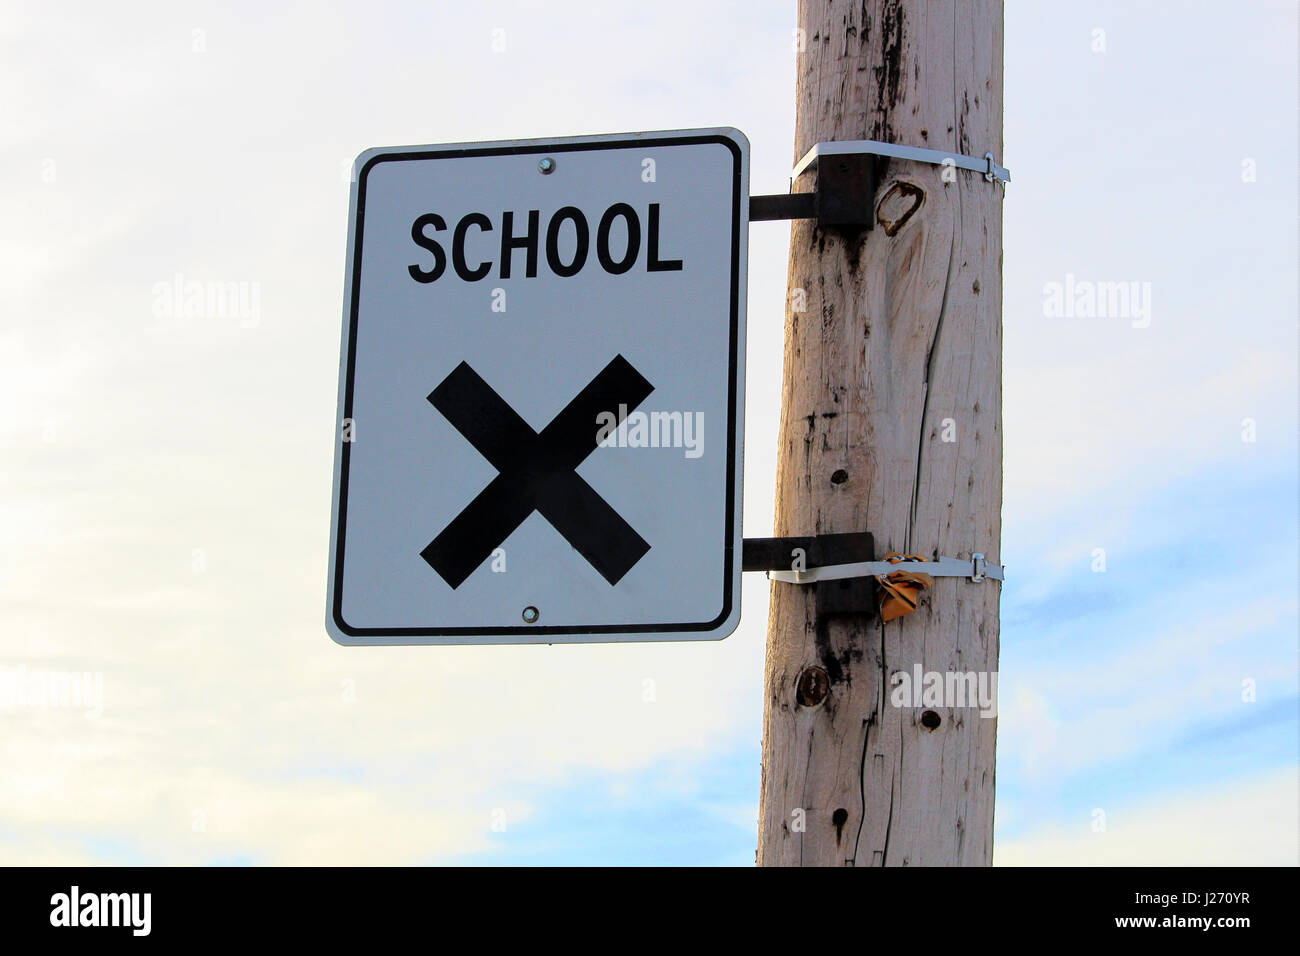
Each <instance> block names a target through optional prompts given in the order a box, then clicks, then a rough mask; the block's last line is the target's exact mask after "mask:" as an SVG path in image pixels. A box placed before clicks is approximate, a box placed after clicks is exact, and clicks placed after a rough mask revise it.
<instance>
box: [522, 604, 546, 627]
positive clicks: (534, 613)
mask: <svg viewBox="0 0 1300 956" xmlns="http://www.w3.org/2000/svg"><path fill="white" fill-rule="evenodd" d="M541 616H542V614H541V612H540V611H538V610H537V608H535V607H533V606H532V605H531V604H530V605H528V607H526V608H524V623H525V624H536V623H537V619H538V618H539V617H541Z"/></svg>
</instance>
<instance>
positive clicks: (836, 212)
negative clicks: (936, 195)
mask: <svg viewBox="0 0 1300 956" xmlns="http://www.w3.org/2000/svg"><path fill="white" fill-rule="evenodd" d="M882 157H883V159H882ZM888 159H903V160H909V161H911V162H918V163H932V164H935V165H939V166H952V167H955V168H957V169H969V170H971V171H972V172H977V173H982V174H983V175H984V178H985V179H986V180H987V181H988V182H993V181H994V180H997V181H999V182H1003V183H1009V182H1011V171H1010V170H1009V169H1007V168H1006V167H1005V166H999V165H998V164H997V162H995V161H994V159H993V154H992V153H985V154H984V156H983V157H982V158H978V159H977V158H976V157H974V156H963V155H961V154H959V153H945V152H944V151H943V150H940V149H923V148H921V147H919V146H899V145H897V144H895V143H882V142H880V141H878V140H874V139H853V140H841V141H838V142H830V143H817V144H816V145H815V146H813V148H812V149H810V150H808V152H806V153H804V155H803V158H802V159H800V160H799V162H798V163H796V164H795V167H794V170H793V172H792V173H791V174H790V188H791V189H793V188H794V182H795V180H796V179H798V178H799V177H800V176H801V175H802V174H803V173H804V172H805V171H807V170H808V169H810V168H812V167H813V166H816V167H817V185H816V187H815V189H814V191H813V192H807V193H796V192H790V193H785V194H779V195H771V196H750V197H749V220H750V222H763V221H770V220H773V219H816V220H817V222H818V224H819V225H823V226H858V227H860V228H863V227H865V228H866V229H871V228H872V226H873V225H874V223H873V221H872V220H873V216H872V215H871V213H872V209H871V204H872V201H873V200H874V198H875V194H876V187H877V186H878V185H879V180H880V173H881V170H882V169H883V167H884V164H885V161H886V160H888Z"/></svg>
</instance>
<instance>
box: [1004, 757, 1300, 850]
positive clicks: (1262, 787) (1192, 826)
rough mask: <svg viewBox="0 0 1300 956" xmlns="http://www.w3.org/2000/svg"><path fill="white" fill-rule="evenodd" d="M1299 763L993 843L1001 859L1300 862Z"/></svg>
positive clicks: (1111, 810) (1111, 808)
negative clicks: (1101, 825) (1097, 819)
mask: <svg viewBox="0 0 1300 956" xmlns="http://www.w3.org/2000/svg"><path fill="white" fill-rule="evenodd" d="M1297 802H1300V790H1298V789H1297V782H1296V771H1295V769H1294V768H1292V769H1288V770H1282V771H1278V772H1276V773H1271V774H1265V775H1261V776H1257V777H1254V778H1247V779H1244V780H1235V781H1233V782H1231V783H1227V784H1220V785H1217V786H1215V787H1212V788H1206V789H1202V790H1198V791H1191V792H1181V793H1166V794H1162V795H1160V796H1158V797H1154V798H1151V799H1148V800H1146V801H1145V802H1143V803H1141V804H1136V805H1128V806H1114V805H1112V806H1107V807H1101V808H1099V809H1101V810H1103V811H1104V812H1105V830H1104V831H1101V832H1096V831H1094V830H1093V819H1094V818H1093V816H1092V815H1091V814H1088V815H1084V816H1081V817H1080V819H1079V820H1077V821H1074V822H1073V823H1071V824H1069V825H1065V824H1056V825H1055V826H1052V827H1048V828H1044V829H1041V830H1037V831H1034V832H1032V833H1029V834H1026V835H1023V836H1018V837H1016V838H1013V839H1006V840H998V841H996V842H995V843H994V846H993V863H994V865H996V866H1295V865H1297V864H1298V863H1300V833H1298V832H1297V822H1296V805H1297Z"/></svg>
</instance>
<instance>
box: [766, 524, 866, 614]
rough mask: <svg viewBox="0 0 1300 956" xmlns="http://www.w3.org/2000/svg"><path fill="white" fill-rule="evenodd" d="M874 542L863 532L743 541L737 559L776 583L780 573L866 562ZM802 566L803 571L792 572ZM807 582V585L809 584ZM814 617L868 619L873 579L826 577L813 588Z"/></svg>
mask: <svg viewBox="0 0 1300 956" xmlns="http://www.w3.org/2000/svg"><path fill="white" fill-rule="evenodd" d="M874 556H875V539H874V538H873V537H872V536H871V534H870V533H868V532H865V531H851V532H848V533H845V534H818V535H808V536H803V537H793V538H746V539H745V544H744V552H743V554H742V556H741V568H742V569H743V570H745V571H767V572H768V574H769V576H770V577H772V578H773V579H776V580H784V578H783V577H782V575H783V574H808V573H811V572H813V571H815V570H818V569H831V568H835V567H841V566H845V565H846V562H854V561H857V562H861V561H870V560H872V558H873V557H874ZM800 565H802V566H803V567H805V568H807V569H808V570H807V571H795V570H794V569H795V568H796V567H799V566H800ZM810 583H811V582H810ZM816 601H817V618H818V620H824V619H825V618H827V617H830V616H833V615H854V616H862V617H871V616H873V615H874V614H876V612H877V610H878V607H879V605H878V603H877V601H876V579H875V578H874V577H871V576H856V577H848V576H845V577H843V578H835V579H831V578H827V579H825V580H823V581H822V582H821V583H819V584H817V585H816Z"/></svg>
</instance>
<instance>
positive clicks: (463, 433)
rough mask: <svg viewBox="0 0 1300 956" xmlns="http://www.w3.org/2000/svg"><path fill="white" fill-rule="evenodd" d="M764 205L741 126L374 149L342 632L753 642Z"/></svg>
mask: <svg viewBox="0 0 1300 956" xmlns="http://www.w3.org/2000/svg"><path fill="white" fill-rule="evenodd" d="M748 196H749V145H748V142H747V140H746V139H745V137H744V135H743V134H741V133H740V132H738V131H736V130H733V129H709V130H689V131H680V132H662V133H636V134H625V135H616V136H590V137H576V138H566V139H549V140H522V141H512V142H500V143H467V144H454V145H442V146H425V147H403V148H385V149H373V150H368V151H367V152H365V153H363V154H362V155H361V156H360V157H358V159H357V161H356V165H355V168H354V175H353V184H352V197H351V210H350V224H349V240H348V258H347V263H348V265H347V278H346V293H345V304H344V321H343V342H342V349H341V362H340V374H339V420H338V430H337V435H336V447H335V465H334V498H333V520H332V533H331V547H330V574H329V594H328V609H327V629H328V630H329V633H330V635H331V636H332V637H333V638H334V639H335V640H337V641H339V642H340V643H343V644H353V645H357V644H475V643H563V642H583V641H633V640H698V639H716V638H721V637H725V636H727V635H728V634H730V633H731V631H732V630H734V629H735V626H736V624H737V622H738V621H739V618H740V571H741V568H740V555H741V542H742V538H741V524H740V512H741V448H742V437H743V415H742V409H743V400H744V396H743V389H744V354H745V351H744V346H745V343H744V330H745V278H746V232H747V225H748Z"/></svg>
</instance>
